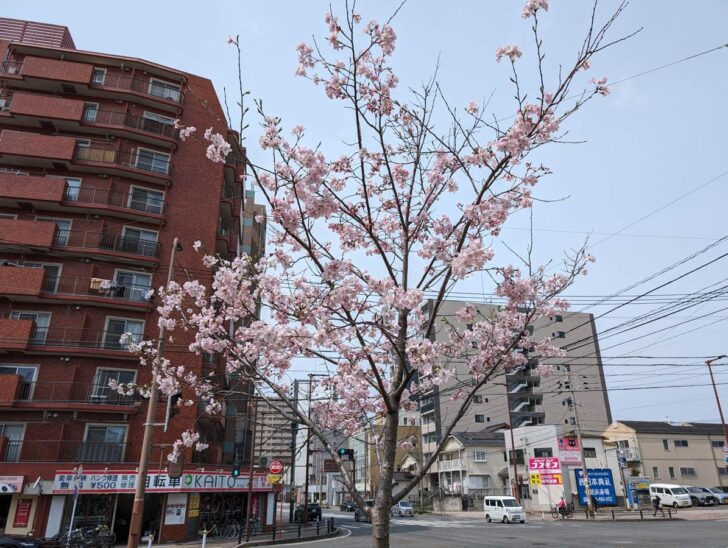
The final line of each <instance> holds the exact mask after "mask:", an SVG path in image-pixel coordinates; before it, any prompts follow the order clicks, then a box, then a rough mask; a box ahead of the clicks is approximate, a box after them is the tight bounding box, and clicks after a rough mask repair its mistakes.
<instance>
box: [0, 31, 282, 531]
mask: <svg viewBox="0 0 728 548" xmlns="http://www.w3.org/2000/svg"><path fill="white" fill-rule="evenodd" d="M175 119H179V120H180V123H181V124H182V125H183V126H195V127H197V128H199V130H200V131H198V133H199V134H201V133H202V131H204V130H205V129H206V128H209V127H212V128H213V129H214V131H216V132H219V133H222V134H224V135H228V136H229V140H230V142H231V143H233V146H234V148H233V152H232V153H231V154H230V155H229V156H228V159H227V160H226V162H225V163H224V164H222V163H213V162H211V161H209V160H208V159H206V157H205V148H206V146H205V144H204V142H202V141H201V139H200V138H199V137H193V138H188V139H187V140H186V141H182V140H180V139H179V137H178V131H177V130H176V129H175V127H174V125H173V121H174V120H175ZM234 143H237V138H236V135H235V134H234V133H233V132H232V131H231V130H230V129H229V128H228V127H227V124H226V123H225V117H224V114H223V110H222V108H221V106H220V104H219V101H218V99H217V96H216V93H215V90H214V88H213V86H212V83H211V82H210V81H209V80H207V79H205V78H202V77H200V76H195V75H192V74H188V73H185V72H183V71H181V70H178V69H174V68H169V67H164V66H161V65H157V64H155V63H152V62H149V61H145V60H141V59H135V58H128V57H123V56H119V55H110V54H105V53H94V52H88V51H82V50H78V49H76V47H75V45H74V43H73V39H72V38H71V35H70V33H69V31H68V29H67V28H65V27H60V26H55V25H47V24H41V23H32V22H26V21H17V20H10V19H3V18H0V375H2V376H0V531H3V530H4V531H5V532H8V533H14V534H25V533H27V532H30V531H33V532H34V533H35V534H36V535H38V536H50V535H53V534H55V533H58V532H59V531H64V530H65V529H66V528H67V527H68V526H69V523H70V517H71V508H72V506H73V490H74V480H73V479H72V477H71V475H72V473H73V472H72V471H73V469H74V468H75V467H77V466H79V465H82V466H83V477H82V478H80V479H81V483H80V495H79V498H78V507H77V511H76V520H75V522H74V525H75V526H80V525H84V524H96V523H99V522H105V523H107V524H109V525H110V526H111V527H113V529H114V531H115V532H116V534H117V538H118V539H120V540H121V539H126V537H127V534H128V529H129V521H130V515H131V507H132V500H133V491H134V482H135V481H136V479H137V478H136V472H135V470H136V467H137V463H138V461H139V456H140V449H141V440H142V435H143V430H144V426H143V424H144V421H145V415H146V403H145V401H143V400H140V399H139V398H136V397H131V396H121V395H119V394H118V393H115V392H113V391H112V390H110V388H109V387H108V381H109V380H110V379H115V380H117V381H120V382H130V381H136V382H139V383H145V382H148V381H149V377H150V375H149V371H148V370H147V369H145V368H142V367H141V366H140V365H139V363H138V358H137V357H136V356H134V355H133V354H132V353H130V352H129V351H128V350H127V347H126V345H125V343H124V340H123V339H121V335H122V334H123V333H126V332H130V333H132V334H133V337H135V338H138V339H141V338H146V339H155V338H156V337H157V333H158V331H157V316H156V311H155V302H154V298H153V296H151V297H150V296H149V295H148V291H149V289H150V288H155V287H159V286H160V285H163V284H164V282H165V280H166V277H167V272H168V269H169V268H173V269H174V270H173V277H174V279H175V280H177V281H180V282H182V281H185V280H187V279H200V280H201V281H202V282H203V283H205V282H209V280H210V274H209V271H207V270H206V269H205V268H204V267H203V266H202V264H201V256H202V254H201V253H200V254H198V253H195V252H194V250H193V249H192V244H193V242H195V241H196V240H200V241H201V242H202V245H203V249H204V250H206V251H207V252H216V253H218V254H220V255H221V256H223V257H228V258H229V257H234V256H235V255H236V254H237V253H239V252H245V253H249V254H252V255H256V254H257V253H260V252H261V249H262V246H263V245H264V233H265V225H264V223H257V222H256V221H255V216H256V214H259V213H261V212H264V210H263V209H261V206H256V205H255V204H254V198H253V195H252V192H246V193H245V204H244V205H243V198H242V195H243V191H244V189H243V185H242V183H241V182H240V181H241V177H240V176H241V175H242V173H243V170H244V163H243V161H242V159H243V154H244V150H243V149H241V148H240V147H239V146H238V145H236V144H234ZM175 237H177V238H179V241H180V243H181V246H182V247H181V250H178V252H177V253H176V260H175V264H174V265H170V251H171V247H172V242H173V239H174V238H175ZM187 342H189V341H188V340H186V339H185V338H184V336H182V335H180V334H175V339H174V341H173V342H171V343H168V344H167V348H166V351H165V354H166V356H167V357H169V358H170V359H171V360H172V361H173V363H174V364H176V365H183V366H184V367H185V368H186V369H188V370H192V371H195V372H200V373H209V372H215V373H218V374H220V375H221V377H219V378H221V379H222V381H221V382H224V380H225V378H224V365H223V364H221V363H218V361H217V360H216V359H215V357H214V356H200V355H194V354H191V353H189V352H188V351H186V350H185V349H186V345H187ZM245 409H247V406H246V402H244V401H242V400H240V401H230V402H228V405H227V412H226V416H225V417H222V418H211V417H207V416H205V415H204V412H203V411H202V410H200V409H198V408H197V407H196V406H192V407H183V408H182V409H180V411H179V413H178V415H177V416H176V417H174V418H173V419H172V420H171V422H170V429H169V431H168V432H166V433H164V432H162V429H161V428H158V429H156V430H155V434H154V448H153V452H152V457H151V463H150V474H149V477H148V478H147V479H146V481H148V483H149V487H148V491H147V492H148V495H147V499H146V505H145V515H144V525H143V529H144V530H148V529H150V527H151V528H154V529H157V530H160V529H161V533H160V534H159V535H158V537H157V538H158V540H162V541H178V540H184V539H188V538H198V533H197V531H198V530H199V529H200V528H201V524H202V522H203V521H207V522H208V523H212V522H213V521H217V522H221V521H222V520H232V519H238V518H240V513H241V511H244V509H245V494H243V491H244V489H242V486H243V483H245V485H246V486H247V474H246V473H243V474H241V477H240V478H238V479H237V480H233V479H232V478H231V477H230V465H231V464H232V463H233V461H234V460H237V461H238V462H241V461H242V462H244V463H247V462H249V459H248V460H246V459H245V455H241V451H240V447H241V443H242V442H244V441H245V440H246V439H249V437H250V434H249V432H248V431H246V430H244V428H245V427H243V426H241V421H238V420H236V417H239V416H240V412H241V410H242V412H243V414H244V412H245ZM165 411H166V402H165V401H164V400H163V401H161V402H160V405H159V408H158V410H157V416H156V421H155V422H163V420H164V414H165ZM191 425H195V427H196V428H197V429H198V431H199V432H200V433H201V435H202V438H203V439H204V440H206V441H208V442H210V443H211V446H210V448H209V449H208V450H207V451H206V452H205V453H193V452H191V451H190V452H188V453H187V454H186V455H185V465H184V474H183V475H182V478H181V479H178V480H174V479H171V478H169V476H168V475H167V467H166V465H167V460H166V455H167V454H168V453H169V450H170V445H171V444H172V442H173V441H174V440H175V439H177V438H178V436H179V435H180V432H181V431H182V430H183V429H185V428H187V427H190V426H191ZM254 491H255V493H256V494H255V496H254V499H253V512H254V513H256V514H258V515H259V516H261V518H262V522H263V523H270V520H271V519H272V505H271V501H272V493H271V486H270V485H268V484H267V483H266V481H265V476H264V474H263V475H257V476H256V478H255V481H254Z"/></svg>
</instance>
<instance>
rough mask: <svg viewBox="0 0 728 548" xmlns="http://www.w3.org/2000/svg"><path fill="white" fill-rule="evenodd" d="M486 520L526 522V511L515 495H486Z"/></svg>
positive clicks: (484, 507)
mask: <svg viewBox="0 0 728 548" xmlns="http://www.w3.org/2000/svg"><path fill="white" fill-rule="evenodd" d="M483 510H484V512H485V521H487V522H488V523H490V522H491V521H494V520H495V521H502V522H503V523H510V522H513V521H520V522H521V523H526V512H525V510H524V509H523V508H522V507H521V505H520V504H518V501H517V500H516V499H514V498H513V497H485V498H484V499H483Z"/></svg>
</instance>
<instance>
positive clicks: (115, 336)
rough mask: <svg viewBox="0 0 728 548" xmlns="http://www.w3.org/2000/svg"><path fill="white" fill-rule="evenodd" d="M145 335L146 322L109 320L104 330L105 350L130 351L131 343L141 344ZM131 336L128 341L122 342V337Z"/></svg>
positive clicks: (120, 319)
mask: <svg viewBox="0 0 728 548" xmlns="http://www.w3.org/2000/svg"><path fill="white" fill-rule="evenodd" d="M143 333H144V322H143V321H141V320H129V319H126V318H107V319H106V329H105V330H104V348H109V349H111V350H128V349H129V343H132V342H140V341H141V340H142V334H143ZM125 334H129V337H128V339H129V340H128V341H124V342H122V336H123V335H125Z"/></svg>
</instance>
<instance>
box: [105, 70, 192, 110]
mask: <svg viewBox="0 0 728 548" xmlns="http://www.w3.org/2000/svg"><path fill="white" fill-rule="evenodd" d="M91 87H93V88H98V89H104V88H108V89H120V90H130V91H136V92H137V93H142V94H144V95H147V96H149V97H154V98H156V99H162V100H166V101H170V102H172V103H177V104H182V101H183V100H184V93H182V92H181V91H178V90H174V89H169V88H165V87H163V86H156V87H155V86H154V84H150V82H149V80H142V79H139V78H132V77H131V76H122V75H110V74H107V75H105V76H104V77H103V79H98V80H96V79H94V80H92V81H91Z"/></svg>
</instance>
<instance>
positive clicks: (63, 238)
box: [35, 217, 73, 246]
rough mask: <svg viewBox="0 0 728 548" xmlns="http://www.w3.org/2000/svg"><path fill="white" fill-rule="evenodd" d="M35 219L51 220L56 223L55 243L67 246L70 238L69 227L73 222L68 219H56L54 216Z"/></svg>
mask: <svg viewBox="0 0 728 548" xmlns="http://www.w3.org/2000/svg"><path fill="white" fill-rule="evenodd" d="M35 220H36V221H53V222H54V223H56V239H55V245H58V246H67V245H68V242H69V240H70V239H71V227H72V226H73V223H72V221H71V220H70V219H57V218H55V217H36V218H35Z"/></svg>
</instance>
